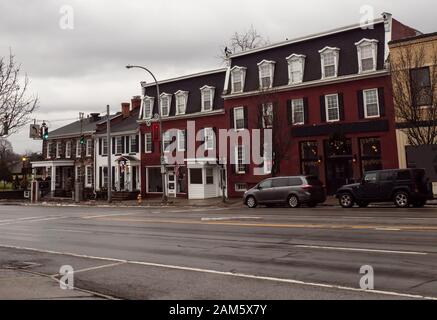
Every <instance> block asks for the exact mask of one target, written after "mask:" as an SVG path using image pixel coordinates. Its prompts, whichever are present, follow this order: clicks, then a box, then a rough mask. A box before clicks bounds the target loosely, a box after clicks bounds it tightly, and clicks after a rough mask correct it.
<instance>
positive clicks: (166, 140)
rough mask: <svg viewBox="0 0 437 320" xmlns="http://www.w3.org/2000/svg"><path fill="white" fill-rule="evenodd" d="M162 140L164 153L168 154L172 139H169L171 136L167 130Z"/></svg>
mask: <svg viewBox="0 0 437 320" xmlns="http://www.w3.org/2000/svg"><path fill="white" fill-rule="evenodd" d="M163 140H164V152H170V150H169V146H170V144H171V142H172V137H171V134H170V131H169V130H167V131H166V132H164V138H163ZM167 149H168V150H167Z"/></svg>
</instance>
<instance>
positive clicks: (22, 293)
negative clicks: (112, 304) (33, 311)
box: [0, 266, 103, 300]
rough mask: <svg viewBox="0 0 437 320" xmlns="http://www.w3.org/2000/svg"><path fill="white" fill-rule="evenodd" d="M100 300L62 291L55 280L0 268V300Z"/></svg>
mask: <svg viewBox="0 0 437 320" xmlns="http://www.w3.org/2000/svg"><path fill="white" fill-rule="evenodd" d="M33 299H38V300H46V299H50V300H51V299H56V300H58V299H62V300H78V299H86V300H90V299H91V300H95V299H98V300H101V299H103V298H101V297H98V296H96V295H94V294H93V293H90V292H86V291H82V290H76V289H73V290H64V289H61V288H60V286H59V282H58V281H56V280H55V279H53V278H51V277H48V276H44V275H39V274H34V273H30V272H26V271H23V270H19V269H15V268H4V266H1V267H0V300H33Z"/></svg>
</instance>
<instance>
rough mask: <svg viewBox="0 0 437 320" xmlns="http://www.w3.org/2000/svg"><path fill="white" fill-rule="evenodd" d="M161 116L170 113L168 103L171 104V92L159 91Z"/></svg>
mask: <svg viewBox="0 0 437 320" xmlns="http://www.w3.org/2000/svg"><path fill="white" fill-rule="evenodd" d="M160 97H161V102H160V105H161V116H163V117H168V115H169V113H170V105H171V94H169V93H161V95H160Z"/></svg>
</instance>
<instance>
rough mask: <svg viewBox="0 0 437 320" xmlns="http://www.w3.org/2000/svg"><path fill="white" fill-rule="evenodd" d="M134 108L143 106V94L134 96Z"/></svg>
mask: <svg viewBox="0 0 437 320" xmlns="http://www.w3.org/2000/svg"><path fill="white" fill-rule="evenodd" d="M131 105H132V110H135V109H138V108H139V107H141V96H133V97H132V100H131Z"/></svg>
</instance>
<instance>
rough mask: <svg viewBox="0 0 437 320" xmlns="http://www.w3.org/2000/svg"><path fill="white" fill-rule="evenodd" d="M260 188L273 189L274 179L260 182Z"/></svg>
mask: <svg viewBox="0 0 437 320" xmlns="http://www.w3.org/2000/svg"><path fill="white" fill-rule="evenodd" d="M258 187H259V188H260V189H267V188H271V187H272V179H268V180H264V181H262V182H260V184H259V185H258Z"/></svg>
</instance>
